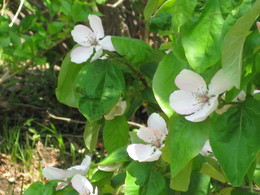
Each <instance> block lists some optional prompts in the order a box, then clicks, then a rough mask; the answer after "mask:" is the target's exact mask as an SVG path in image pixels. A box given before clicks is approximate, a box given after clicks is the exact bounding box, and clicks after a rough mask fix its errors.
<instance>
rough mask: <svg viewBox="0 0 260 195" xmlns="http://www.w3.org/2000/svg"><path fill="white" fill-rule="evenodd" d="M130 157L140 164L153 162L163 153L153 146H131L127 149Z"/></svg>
mask: <svg viewBox="0 0 260 195" xmlns="http://www.w3.org/2000/svg"><path fill="white" fill-rule="evenodd" d="M127 153H128V155H129V156H130V157H131V158H132V159H133V160H136V161H139V162H152V161H156V160H158V159H159V158H160V156H161V154H162V152H161V151H160V150H159V149H157V148H155V147H153V146H151V145H145V144H131V145H129V146H128V147H127Z"/></svg>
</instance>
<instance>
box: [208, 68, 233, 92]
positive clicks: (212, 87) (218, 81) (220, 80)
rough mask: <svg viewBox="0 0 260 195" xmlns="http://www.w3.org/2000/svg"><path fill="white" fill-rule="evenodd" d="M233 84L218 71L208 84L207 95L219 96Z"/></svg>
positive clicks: (221, 71)
mask: <svg viewBox="0 0 260 195" xmlns="http://www.w3.org/2000/svg"><path fill="white" fill-rule="evenodd" d="M232 86H233V84H232V83H231V82H230V81H229V79H228V78H227V77H226V75H225V74H224V72H223V70H222V69H220V70H219V71H218V72H217V73H216V74H215V75H214V76H213V78H212V79H211V81H210V84H209V95H219V94H221V93H224V92H225V91H226V90H228V89H230V88H231V87H232Z"/></svg>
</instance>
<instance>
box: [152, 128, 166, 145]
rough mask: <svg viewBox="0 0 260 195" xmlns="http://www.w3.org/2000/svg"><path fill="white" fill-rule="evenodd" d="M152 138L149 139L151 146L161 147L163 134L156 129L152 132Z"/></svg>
mask: <svg viewBox="0 0 260 195" xmlns="http://www.w3.org/2000/svg"><path fill="white" fill-rule="evenodd" d="M153 134H154V138H153V139H152V138H150V140H151V144H152V145H154V146H155V147H157V148H161V147H162V140H163V134H162V133H161V132H160V131H159V130H157V129H156V131H153Z"/></svg>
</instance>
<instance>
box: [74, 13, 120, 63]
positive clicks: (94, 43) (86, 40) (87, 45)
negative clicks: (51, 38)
mask: <svg viewBox="0 0 260 195" xmlns="http://www.w3.org/2000/svg"><path fill="white" fill-rule="evenodd" d="M88 19H89V24H90V27H91V29H90V28H88V27H87V26H84V25H81V24H79V25H76V26H75V27H74V29H73V30H72V31H71V35H72V37H73V40H74V41H75V42H77V43H78V44H79V45H80V46H78V47H76V48H74V49H73V50H72V52H71V54H70V57H71V61H72V62H74V63H77V64H80V63H82V62H85V61H87V60H88V59H89V58H90V57H91V55H92V54H93V53H94V50H95V54H94V56H93V57H92V58H91V61H94V60H96V59H98V58H99V57H100V56H101V55H102V53H103V49H104V50H108V51H115V48H114V46H113V44H112V41H111V36H105V35H104V29H103V25H102V21H101V19H100V18H99V17H98V16H95V15H89V16H88Z"/></svg>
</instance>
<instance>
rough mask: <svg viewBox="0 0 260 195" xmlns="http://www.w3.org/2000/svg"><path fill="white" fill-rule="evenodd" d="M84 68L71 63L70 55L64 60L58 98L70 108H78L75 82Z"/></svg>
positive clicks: (57, 91)
mask: <svg viewBox="0 0 260 195" xmlns="http://www.w3.org/2000/svg"><path fill="white" fill-rule="evenodd" d="M82 66H83V64H75V63H73V62H71V61H70V53H69V54H67V56H66V58H65V59H64V60H63V62H62V64H61V69H60V73H59V76H58V86H57V88H56V97H57V99H58V101H59V102H61V103H63V104H66V105H68V106H70V107H77V101H76V99H77V94H76V93H75V80H76V77H77V75H78V73H79V71H80V69H81V68H82Z"/></svg>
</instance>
